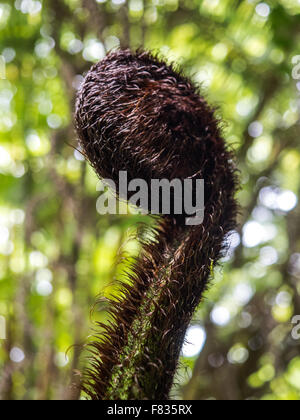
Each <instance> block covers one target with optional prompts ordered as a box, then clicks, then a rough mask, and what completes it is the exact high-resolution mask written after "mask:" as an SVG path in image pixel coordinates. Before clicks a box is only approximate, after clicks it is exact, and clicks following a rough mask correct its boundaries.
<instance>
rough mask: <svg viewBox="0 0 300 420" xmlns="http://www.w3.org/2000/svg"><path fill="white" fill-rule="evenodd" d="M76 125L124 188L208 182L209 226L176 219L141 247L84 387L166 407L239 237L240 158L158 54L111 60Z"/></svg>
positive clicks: (211, 114)
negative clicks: (210, 291) (212, 284)
mask: <svg viewBox="0 0 300 420" xmlns="http://www.w3.org/2000/svg"><path fill="white" fill-rule="evenodd" d="M75 120H76V130H77V133H78V136H79V143H80V146H81V148H82V150H83V151H84V154H85V156H86V157H87V158H88V160H89V161H90V163H91V165H92V166H93V168H94V169H95V171H96V173H97V174H98V175H99V177H101V178H109V179H112V180H113V181H114V182H115V183H116V185H117V187H118V181H119V171H127V173H128V181H130V180H132V179H135V178H141V179H144V180H146V182H147V183H148V184H149V185H150V182H151V179H168V180H172V179H174V178H179V179H186V178H192V179H204V181H205V217H204V221H203V223H202V224H201V225H199V226H186V225H185V224H184V223H183V219H180V218H179V217H177V216H174V215H172V214H171V215H169V216H162V217H161V218H160V219H159V221H158V222H157V225H156V227H155V228H154V229H152V239H151V240H150V239H149V236H147V235H146V236H145V235H144V236H142V237H141V238H140V241H141V243H142V245H143V247H142V251H141V253H140V255H139V257H138V258H136V261H135V263H134V266H133V267H132V268H131V271H130V274H127V281H126V282H125V283H124V285H123V287H122V296H121V297H118V298H116V299H113V300H111V302H110V309H109V313H110V316H111V318H112V321H111V322H109V323H107V324H106V325H102V324H100V325H99V327H101V331H102V332H101V334H100V338H99V340H96V341H95V342H94V343H93V344H92V362H91V367H90V369H89V370H88V371H87V373H88V374H87V376H88V379H87V381H86V382H85V383H84V389H85V391H86V392H87V393H88V394H89V396H90V397H91V398H92V399H120V398H128V399H167V398H169V392H170V389H171V386H172V384H173V380H174V374H175V372H176V368H177V366H178V360H179V357H180V350H181V347H182V344H183V342H184V337H185V333H186V329H187V327H188V325H189V324H190V322H191V319H192V316H193V314H194V312H195V309H196V308H197V306H198V304H199V302H200V301H201V298H202V296H203V292H204V291H205V290H206V288H207V285H208V282H209V279H210V277H211V267H212V266H213V265H216V264H217V262H218V260H219V259H220V258H221V257H222V255H223V252H224V249H226V238H227V237H228V234H229V233H230V232H232V231H233V230H234V229H235V227H236V215H237V205H236V201H235V198H234V196H235V192H236V189H237V185H238V182H237V176H236V169H235V165H234V160H233V155H232V153H231V152H230V151H229V150H228V148H227V147H226V144H225V142H224V139H223V137H222V134H221V129H220V121H219V120H218V119H217V118H216V117H215V110H214V109H212V108H211V107H210V106H209V105H208V103H207V102H206V100H205V99H204V98H203V97H202V96H201V93H200V90H199V88H197V87H195V86H194V85H193V83H192V82H191V81H190V80H189V79H188V78H186V77H185V76H184V75H183V74H182V72H181V71H178V70H176V69H175V66H174V65H168V64H166V63H165V62H164V61H163V60H161V59H160V58H157V57H156V56H154V55H152V54H151V53H149V52H144V51H138V52H134V53H133V52H131V51H129V50H125V51H116V52H111V53H109V54H108V55H107V56H106V57H105V58H104V59H103V60H102V61H100V62H99V63H98V64H96V65H94V66H93V67H92V68H91V70H90V71H89V72H88V74H87V75H86V77H85V80H84V82H83V84H82V87H81V89H80V91H79V93H78V98H77V103H76V115H75ZM145 238H148V239H145ZM143 317H144V318H145V317H147V320H146V321H145V320H144V321H143ZM139 326H140V327H139ZM145 326H146V327H145ZM134 340H136V342H138V343H139V345H138V351H136V349H137V346H134ZM131 348H133V349H135V351H134V352H133V351H131V352H130V349H131ZM128 375H131V376H128ZM125 377H126V380H125V379H124V378H125Z"/></svg>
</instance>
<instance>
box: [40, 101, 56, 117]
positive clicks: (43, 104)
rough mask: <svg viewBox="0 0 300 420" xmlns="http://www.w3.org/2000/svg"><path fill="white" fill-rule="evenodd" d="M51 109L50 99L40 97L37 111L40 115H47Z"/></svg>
mask: <svg viewBox="0 0 300 420" xmlns="http://www.w3.org/2000/svg"><path fill="white" fill-rule="evenodd" d="M52 109H53V104H52V101H51V100H50V99H46V98H41V100H40V102H39V113H40V114H42V115H49V114H50V112H51V111H52Z"/></svg>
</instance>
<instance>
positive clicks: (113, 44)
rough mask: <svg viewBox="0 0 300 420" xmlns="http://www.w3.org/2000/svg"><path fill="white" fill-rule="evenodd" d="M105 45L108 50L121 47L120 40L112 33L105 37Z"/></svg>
mask: <svg viewBox="0 0 300 420" xmlns="http://www.w3.org/2000/svg"><path fill="white" fill-rule="evenodd" d="M105 46H106V49H107V50H108V51H110V50H113V49H115V48H119V46H120V40H119V38H117V37H116V36H114V35H110V36H108V37H107V38H106V39H105Z"/></svg>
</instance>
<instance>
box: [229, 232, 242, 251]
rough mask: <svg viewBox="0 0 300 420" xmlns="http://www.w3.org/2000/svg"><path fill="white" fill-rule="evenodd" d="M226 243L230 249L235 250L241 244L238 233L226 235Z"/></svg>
mask: <svg viewBox="0 0 300 420" xmlns="http://www.w3.org/2000/svg"><path fill="white" fill-rule="evenodd" d="M228 243H229V245H230V248H233V249H235V248H237V247H238V246H239V245H240V243H241V237H240V235H239V233H238V232H235V231H233V232H231V233H230V234H229V235H228Z"/></svg>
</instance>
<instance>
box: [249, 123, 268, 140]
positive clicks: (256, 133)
mask: <svg viewBox="0 0 300 420" xmlns="http://www.w3.org/2000/svg"><path fill="white" fill-rule="evenodd" d="M248 132H249V135H250V136H251V137H254V138H256V137H260V136H261V135H262V134H263V132H264V127H263V125H262V123H260V122H259V121H254V122H253V123H251V124H250V125H249V127H248Z"/></svg>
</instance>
